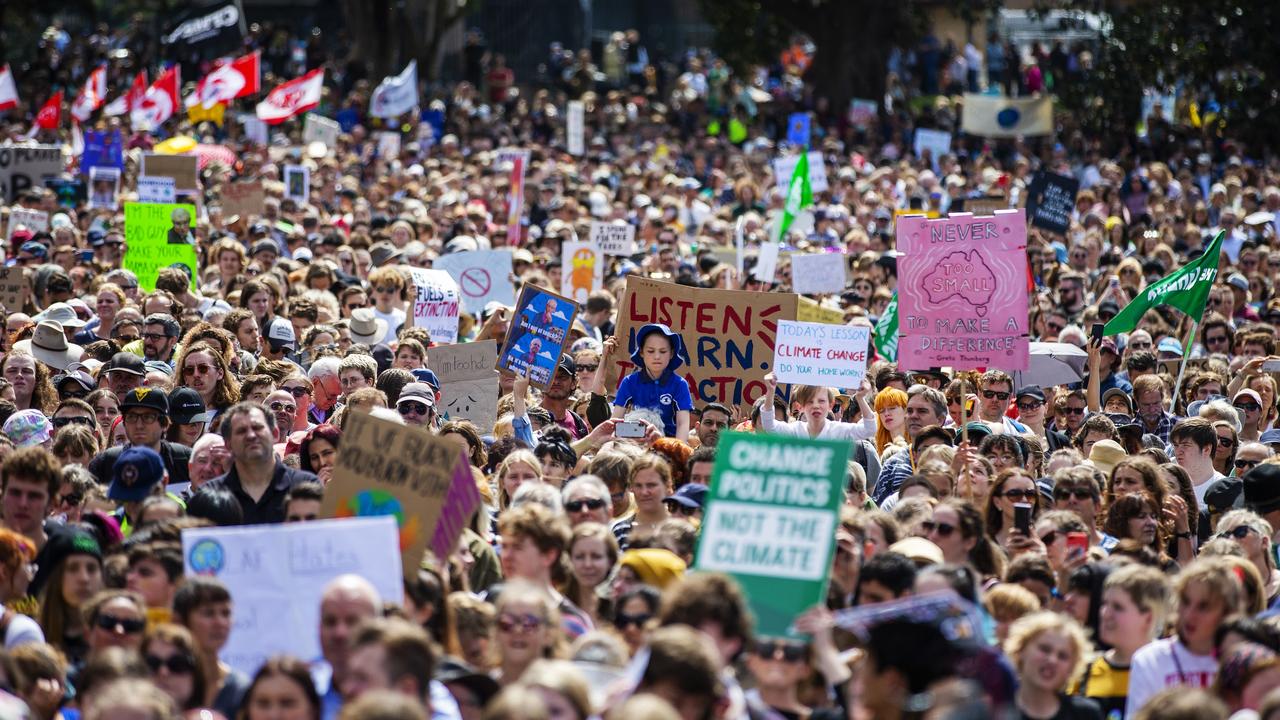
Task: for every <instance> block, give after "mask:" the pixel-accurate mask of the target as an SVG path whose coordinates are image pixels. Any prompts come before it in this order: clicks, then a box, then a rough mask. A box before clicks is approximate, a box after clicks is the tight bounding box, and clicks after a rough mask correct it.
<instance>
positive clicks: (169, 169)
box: [139, 153, 200, 193]
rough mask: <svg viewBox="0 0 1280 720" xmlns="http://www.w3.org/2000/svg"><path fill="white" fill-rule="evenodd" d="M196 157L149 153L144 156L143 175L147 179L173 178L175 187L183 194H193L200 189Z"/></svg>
mask: <svg viewBox="0 0 1280 720" xmlns="http://www.w3.org/2000/svg"><path fill="white" fill-rule="evenodd" d="M196 166H197V160H196V156H195V155H157V154H154V153H147V154H145V155H143V156H142V172H141V173H139V174H141V175H146V176H147V177H171V178H173V187H174V188H175V189H176V190H177V191H178V192H182V193H193V192H195V191H196V190H198V189H199V184H200V183H199V174H198V172H197V170H196Z"/></svg>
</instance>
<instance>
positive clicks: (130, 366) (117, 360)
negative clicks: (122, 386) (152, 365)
mask: <svg viewBox="0 0 1280 720" xmlns="http://www.w3.org/2000/svg"><path fill="white" fill-rule="evenodd" d="M103 370H105V371H107V372H122V373H128V374H130V375H137V376H138V377H146V375H147V366H146V364H145V363H143V362H142V358H140V357H138V356H137V355H134V354H133V353H131V352H125V351H123V350H122V351H120V352H118V353H116V354H115V355H112V356H111V362H109V363H107V365H106V367H104V368H103Z"/></svg>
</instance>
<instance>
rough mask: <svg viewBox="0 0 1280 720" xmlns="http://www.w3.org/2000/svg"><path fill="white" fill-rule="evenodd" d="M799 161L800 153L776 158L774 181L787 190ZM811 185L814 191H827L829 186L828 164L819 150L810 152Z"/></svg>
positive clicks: (774, 161) (774, 160)
mask: <svg viewBox="0 0 1280 720" xmlns="http://www.w3.org/2000/svg"><path fill="white" fill-rule="evenodd" d="M799 162H800V156H799V155H787V156H785V157H776V158H774V159H773V181H774V182H775V183H777V184H778V186H779V187H781V188H783V189H784V190H785V189H786V187H787V183H789V182H791V174H792V173H794V172H795V170H796V164H797V163H799ZM809 186H810V187H811V188H812V189H813V192H814V193H820V192H826V191H827V188H828V185H827V166H826V164H825V163H824V162H823V160H822V153H821V152H819V151H817V150H812V151H810V152H809Z"/></svg>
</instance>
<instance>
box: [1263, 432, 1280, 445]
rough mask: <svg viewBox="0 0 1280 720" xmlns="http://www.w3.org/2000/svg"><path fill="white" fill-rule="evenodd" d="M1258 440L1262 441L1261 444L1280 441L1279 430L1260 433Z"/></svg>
mask: <svg viewBox="0 0 1280 720" xmlns="http://www.w3.org/2000/svg"><path fill="white" fill-rule="evenodd" d="M1258 442H1260V443H1262V444H1263V445H1270V444H1271V443H1280V430H1268V431H1266V432H1264V433H1262V435H1261V436H1260V437H1259V438H1258Z"/></svg>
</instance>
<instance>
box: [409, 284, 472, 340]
mask: <svg viewBox="0 0 1280 720" xmlns="http://www.w3.org/2000/svg"><path fill="white" fill-rule="evenodd" d="M409 274H410V275H411V276H412V277H413V286H414V290H415V292H416V293H417V294H416V295H415V297H414V301H413V315H412V316H411V317H410V318H408V321H409V322H410V323H411V324H412V326H413V327H422V328H426V329H427V331H428V332H430V333H431V341H432V342H439V343H453V342H457V341H458V312H459V310H460V305H459V301H458V283H456V282H454V281H453V278H451V277H449V273H447V272H445V271H443V270H425V269H423V268H410V270H409Z"/></svg>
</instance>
